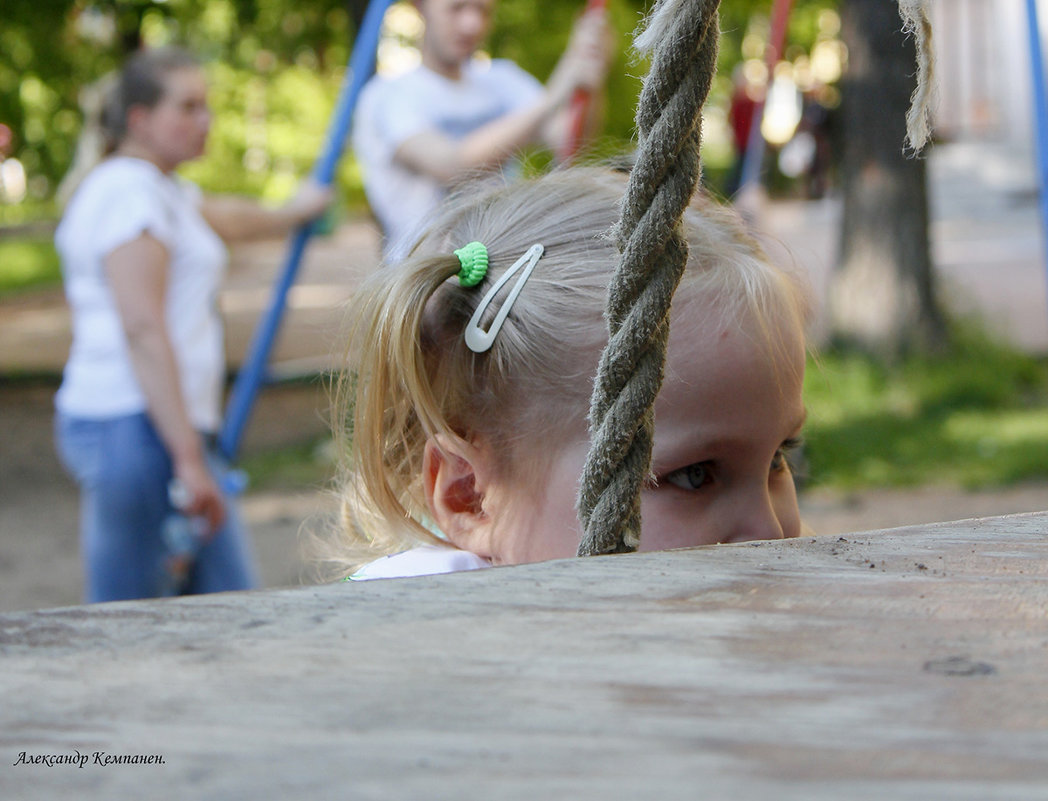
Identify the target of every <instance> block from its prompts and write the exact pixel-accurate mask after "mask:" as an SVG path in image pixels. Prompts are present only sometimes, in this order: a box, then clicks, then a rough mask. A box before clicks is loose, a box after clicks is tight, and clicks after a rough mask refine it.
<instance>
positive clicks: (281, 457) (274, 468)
mask: <svg viewBox="0 0 1048 801" xmlns="http://www.w3.org/2000/svg"><path fill="white" fill-rule="evenodd" d="M240 467H241V468H242V469H243V470H244V472H245V473H247V475H248V489H249V490H263V489H276V488H289V487H310V488H312V489H317V488H320V487H325V486H328V485H330V483H331V476H332V473H333V472H334V469H335V463H334V458H333V453H332V443H331V440H330V438H328V437H321V438H312V439H309V440H307V441H306V442H302V443H299V444H297V445H291V446H289V447H285V448H274V449H270V450H265V451H260V452H257V453H252V454H248V455H246V456H245V457H244V459H243V460H242V462H241V465H240Z"/></svg>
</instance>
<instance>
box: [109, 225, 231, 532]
mask: <svg viewBox="0 0 1048 801" xmlns="http://www.w3.org/2000/svg"><path fill="white" fill-rule="evenodd" d="M104 264H105V273H106V278H107V279H108V281H109V286H110V290H111V291H112V294H113V299H114V302H115V303H116V308H117V313H118V314H119V316H120V322H121V324H122V325H123V328H124V334H125V336H126V337H127V345H128V352H129V354H130V357H131V365H132V367H133V368H134V371H135V376H136V378H137V379H138V383H139V386H140V387H141V389H142V392H143V394H144V395H145V397H146V405H147V409H148V414H149V417H150V419H151V420H152V421H153V425H155V426H156V429H157V431H158V433H159V434H160V438H161V439H162V440H163V442H164V445H165V446H166V447H167V449H168V452H169V453H170V454H171V460H172V462H173V465H174V473H175V477H176V478H177V479H179V480H180V481H181V482H182V484H183V485H184V486H185V488H186V489H187V490H188V497H189V503H188V505H187V506H186V508H185V511H186V513H187V514H189V515H191V516H194V517H196V516H202V517H204V518H206V519H207V521H208V524H209V526H210V527H211V530H212V531H215V530H217V528H218V527H219V526H220V525H221V523H222V520H223V519H224V517H225V504H224V502H223V499H222V494H221V492H220V490H219V489H218V487H217V486H216V485H215V481H214V479H213V478H212V477H211V473H210V471H209V470H208V468H207V464H206V461H205V455H204V444H203V442H202V441H201V437H200V435H199V434H198V433H197V431H196V430H195V429H194V427H193V424H192V422H191V421H190V419H189V415H188V414H187V412H186V407H185V402H184V400H183V396H182V387H181V381H180V379H179V375H178V366H177V363H176V361H175V353H174V350H173V348H172V346H171V340H170V338H169V337H168V333H167V326H166V323H165V315H164V295H165V293H166V286H167V274H168V264H169V256H168V252H167V249H166V248H165V247H164V245H163V244H162V243H161V242H160V241H159V240H157V239H156V238H155V237H153V236H151V235H150V234H148V233H145V234H142V235H141V236H139V237H138V238H137V239H134V240H132V241H131V242H128V243H126V244H124V245H121V246H120V247H118V248H116V249H115V250H113V251H112V252H111V253H110V254H109V255H108V256H106V258H105V260H104Z"/></svg>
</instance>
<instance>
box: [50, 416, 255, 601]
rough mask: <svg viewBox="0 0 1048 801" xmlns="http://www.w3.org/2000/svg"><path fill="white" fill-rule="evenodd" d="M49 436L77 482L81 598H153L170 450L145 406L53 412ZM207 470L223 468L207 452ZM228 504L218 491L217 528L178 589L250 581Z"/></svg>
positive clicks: (160, 574)
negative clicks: (120, 413)
mask: <svg viewBox="0 0 1048 801" xmlns="http://www.w3.org/2000/svg"><path fill="white" fill-rule="evenodd" d="M55 441H56V444H57V446H58V454H59V456H60V457H61V459H62V462H63V464H64V465H65V468H66V469H67V470H68V471H69V473H70V474H71V475H72V476H73V478H74V479H75V480H76V482H77V484H79V486H80V550H81V555H82V559H83V566H84V600H85V601H86V602H87V603H96V602H99V601H119V600H126V599H130V598H153V597H156V596H157V595H158V594H159V593H160V588H161V587H162V586H163V579H164V571H165V556H166V554H165V550H164V545H163V541H162V539H161V527H162V524H163V521H164V519H165V518H166V517H167V516H168V515H169V514H171V513H172V512H173V511H174V510H173V508H172V506H171V503H170V501H169V500H168V494H167V487H168V483H169V482H170V481H171V478H172V476H173V472H172V465H171V458H170V456H169V455H168V453H167V450H166V449H165V448H164V444H163V442H162V441H161V440H160V437H159V435H158V434H157V432H156V429H154V428H153V424H152V423H151V422H150V421H149V418H148V417H147V416H146V415H145V414H133V415H129V416H127V417H116V418H111V419H105V420H88V419H82V418H71V417H67V416H65V415H62V414H58V415H57V416H56V418H55ZM208 459H209V463H210V466H211V470H212V473H214V474H215V475H216V476H221V475H222V474H223V471H225V470H227V469H228V468H226V467H225V465H224V464H223V463H222V462H221V460H220V459H219V458H218V457H217V456H211V455H209V457H208ZM256 583H257V582H256V580H255V571H254V568H253V564H252V559H251V556H250V551H249V547H248V543H247V537H246V534H245V532H244V529H243V526H242V524H241V521H240V516H239V513H238V510H237V508H236V505H235V504H234V503H233V502H232V501H231V499H230V498H228V497H227V498H226V520H225V523H224V524H223V526H222V528H221V530H219V532H218V533H217V534H216V535H215V536H214V537H213V538H212V539H211V540H210V541H208V542H207V543H206V544H205V545H204V546H203V547H202V548H201V549H200V551H199V554H198V555H197V558H196V561H195V563H194V565H193V567H192V569H191V571H190V574H189V576H188V580H187V582H186V585H185V590H184V591H185V593H186V594H187V595H188V594H195V593H205V592H223V591H225V590H246V589H251V588H252V587H254V586H255V585H256Z"/></svg>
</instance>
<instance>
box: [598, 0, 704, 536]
mask: <svg viewBox="0 0 1048 801" xmlns="http://www.w3.org/2000/svg"><path fill="white" fill-rule="evenodd" d="M719 5H720V0H659V2H658V4H657V5H656V7H655V9H654V10H653V11H652V14H651V17H650V19H649V22H648V25H647V28H646V30H645V31H644V32H643V33H642V34H641V35H640V36H639V37H638V39H637V47H638V49H650V45H651V44H654V53H653V56H652V65H651V69H650V70H649V72H648V75H647V77H646V78H645V80H644V85H643V88H642V90H641V95H640V99H639V101H638V104H637V114H636V122H637V131H638V140H639V141H638V153H639V154H638V157H637V163H636V165H635V166H634V168H633V170H632V172H631V175H630V180H629V184H628V186H627V188H626V194H625V196H624V198H623V201H622V206H621V216H620V219H619V223H618V225H617V226H616V227H615V230H614V231H613V234H614V236H615V239H616V244H617V246H618V249H619V253H620V254H621V256H620V260H619V265H618V267H617V268H616V271H615V274H614V276H613V277H612V280H611V286H610V287H609V290H608V304H607V308H606V316H607V319H608V328H609V333H610V337H609V341H608V345H607V347H606V348H605V350H604V353H603V354H602V356H601V360H600V366H599V368H598V373H597V379H596V382H595V385H594V390H593V396H592V398H591V402H590V429H591V441H592V444H591V446H590V451H589V454H588V456H587V458H586V465H585V467H584V468H583V474H582V481H581V488H580V491H579V497H578V504H577V506H578V513H579V519H580V521H581V522H582V527H583V538H582V542H581V543H580V545H579V555H580V556H586V555H593V554H600V553H620V552H623V551H632V550H636V548H637V545H638V544H639V542H640V522H641V521H640V491H641V489H642V487H643V484H644V483H645V482H646V481H647V480H648V475H649V473H650V464H651V446H652V437H653V433H654V414H653V407H654V404H655V397H656V395H658V392H659V388H660V387H661V386H662V377H663V369H664V367H665V362H666V343H667V339H668V336H669V310H670V301H671V300H672V298H673V293H674V291H675V290H676V288H677V284H678V283H680V279H681V275H682V274H683V272H684V265H685V263H686V262H687V259H688V245H687V242H686V241H685V239H684V235H683V231H682V227H681V218H682V216H683V214H684V209H685V208H686V207H687V205H688V203H689V201H690V200H691V197H692V194H693V193H694V191H695V187H696V186H697V184H698V180H699V174H700V164H699V142H700V139H701V132H702V118H701V112H702V104H703V102H704V101H705V99H706V95H707V94H708V93H709V90H710V84H711V82H712V80H713V76H714V72H715V70H716V62H717V38H718V35H719V26H718V23H717V20H718V16H717V9H718V7H719Z"/></svg>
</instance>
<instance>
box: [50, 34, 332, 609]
mask: <svg viewBox="0 0 1048 801" xmlns="http://www.w3.org/2000/svg"><path fill="white" fill-rule="evenodd" d="M210 121H211V115H210V111H209V109H208V104H207V84H206V81H205V77H204V73H203V70H202V69H201V67H200V65H199V63H198V62H197V61H196V60H195V59H194V58H193V57H192V56H191V55H190V54H188V53H186V52H185V51H183V50H180V49H178V48H163V49H157V50H149V51H140V52H139V53H137V54H135V55H134V56H132V57H131V58H130V59H129V61H128V62H127V64H126V65H125V66H124V68H123V70H122V71H121V73H120V75H119V78H118V79H117V81H116V82H115V85H114V87H113V90H112V95H111V97H110V98H109V102H108V103H107V105H106V108H105V110H104V112H103V120H102V124H103V128H104V130H105V132H106V137H107V156H106V158H104V159H103V160H102V161H101V163H99V164H98V165H97V166H96V167H94V169H92V170H91V171H90V172H89V173H88V174H87V175H86V177H85V178H84V180H83V182H82V183H81V184H80V185H79V187H78V188H77V189H76V191H75V192H74V193H73V195H72V197H71V199H70V201H69V204H68V206H67V208H66V210H65V214H64V215H63V217H62V221H61V223H60V224H59V227H58V230H57V232H56V234H55V242H56V246H57V249H58V252H59V254H60V256H61V259H62V269H63V278H64V281H65V290H66V297H67V299H68V302H69V306H70V309H71V312H72V318H73V343H72V347H71V350H70V355H69V361H68V362H67V364H66V367H65V371H64V375H63V380H62V385H61V387H60V389H59V391H58V394H57V396H56V401H55V402H56V407H57V415H56V424H55V429H56V441H57V445H58V449H59V453H60V454H61V456H62V459H63V462H64V464H65V466H66V467H67V469H68V470H69V471H70V473H71V474H72V475H73V477H74V478H75V479H76V481H77V483H78V484H79V485H80V490H81V531H80V543H81V550H82V554H83V560H84V575H85V591H84V596H85V600H86V601H88V602H96V601H110V600H120V599H127V598H142V597H151V596H154V595H156V594H158V592H160V589H159V588H160V587H161V586H162V585H163V582H164V578H163V572H164V568H165V561H166V560H167V559H168V558H169V555H168V554H165V550H164V544H163V541H162V536H161V529H162V526H163V521H164V520H165V519H167V518H168V517H169V516H170V515H171V514H172V512H173V511H174V509H173V507H172V503H171V499H170V497H169V487H170V486H171V484H172V483H173V482H177V483H178V484H180V485H181V489H182V496H183V502H182V511H183V512H184V513H185V515H186V516H187V517H189V518H193V519H196V520H198V521H201V523H200V526H201V529H202V530H201V532H200V534H201V539H202V540H203V544H202V547H201V548H200V549H199V552H198V553H197V556H196V558H195V560H194V563H193V564H192V566H191V568H190V570H189V573H188V576H187V581H186V584H185V586H184V587H183V588H182V591H183V592H186V593H197V592H217V591H222V590H235V589H246V588H249V587H251V586H252V585H253V584H254V576H253V568H252V564H251V559H250V557H249V549H248V547H247V542H246V537H245V534H244V532H243V530H242V528H241V525H240V523H239V520H238V516H237V514H236V510H235V508H234V507H233V505H232V503H231V501H230V498H229V496H228V494H227V493H225V492H224V491H223V489H222V487H221V483H222V481H221V476H222V470H223V468H222V465H221V464H220V462H219V460H218V459H217V457H216V456H215V455H214V454H213V453H209V450H211V449H210V448H209V442H210V441H211V440H212V439H213V435H214V434H215V432H216V431H217V429H218V426H219V423H220V411H221V409H220V407H221V394H222V381H223V377H224V374H225V365H224V361H223V346H222V327H221V320H220V318H219V315H218V309H217V303H216V296H217V292H218V289H219V286H220V284H221V281H222V278H223V276H224V273H225V269H226V264H227V261H228V257H227V253H226V248H225V245H224V241H223V240H226V241H232V240H238V239H247V238H257V237H263V236H279V235H282V234H286V233H287V232H289V231H290V230H292V229H293V228H294V227H296V226H298V225H300V224H303V223H305V222H307V221H309V220H311V219H313V218H315V217H316V216H318V215H319V214H321V213H322V212H323V211H324V209H325V207H326V206H327V205H328V203H329V201H330V197H331V192H330V190H329V189H327V188H324V187H321V186H319V185H318V184H315V183H312V182H307V183H305V184H303V186H302V188H301V189H300V191H299V193H298V194H297V195H296V196H295V197H294V198H293V199H292V200H291V201H290V202H288V203H287V204H286V205H284V206H283V207H281V208H275V209H267V208H264V207H262V206H260V205H259V204H257V203H255V202H254V201H252V200H248V199H245V198H234V197H206V196H204V195H203V194H202V193H201V192H200V191H199V189H198V188H197V187H196V186H194V185H192V184H190V183H189V182H187V181H185V180H184V179H181V178H179V177H178V176H177V175H176V174H175V172H174V170H175V168H176V167H178V166H179V165H180V164H182V163H183V162H185V161H187V160H190V159H194V158H197V157H198V156H200V155H201V154H202V153H203V151H204V146H205V143H206V140H207V135H208V129H209V127H210Z"/></svg>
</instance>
